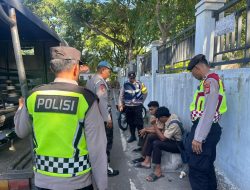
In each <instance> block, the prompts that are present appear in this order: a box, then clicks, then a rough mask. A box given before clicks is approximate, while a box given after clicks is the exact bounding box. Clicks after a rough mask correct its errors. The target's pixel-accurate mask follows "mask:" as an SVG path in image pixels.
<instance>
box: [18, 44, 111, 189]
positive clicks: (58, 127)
mask: <svg viewBox="0 0 250 190" xmlns="http://www.w3.org/2000/svg"><path fill="white" fill-rule="evenodd" d="M80 56H81V53H80V51H78V50H77V49H75V48H72V47H63V46H61V47H52V48H51V59H52V60H51V62H50V63H51V69H52V71H53V72H54V74H55V76H56V79H55V80H54V82H52V83H50V84H47V85H41V86H38V87H36V88H34V89H33V90H32V91H31V92H30V94H29V96H28V97H27V99H26V100H25V104H23V102H22V101H20V106H19V109H18V111H17V112H16V115H15V131H16V133H17V135H18V136H19V137H21V138H24V137H26V136H28V135H29V134H31V133H32V134H34V135H33V142H34V153H35V160H34V161H35V166H34V173H35V186H36V187H37V188H38V189H53V190H69V189H70V190H73V189H81V190H92V189H93V186H92V178H93V179H94V181H95V183H96V185H97V188H98V189H102V190H106V189H107V162H106V160H107V155H106V152H105V149H106V143H107V140H106V136H105V134H104V133H105V132H104V125H103V119H102V116H101V114H100V111H99V107H98V102H97V97H96V95H95V94H93V93H92V92H91V91H89V90H87V89H84V88H83V87H80V86H78V83H77V80H78V77H79V71H80V66H79V64H81V61H80ZM29 116H30V118H31V119H30V118H29ZM91 171H92V172H91Z"/></svg>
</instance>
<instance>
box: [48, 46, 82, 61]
mask: <svg viewBox="0 0 250 190" xmlns="http://www.w3.org/2000/svg"><path fill="white" fill-rule="evenodd" d="M50 57H51V59H64V60H76V61H79V63H80V64H83V62H82V61H81V60H80V59H81V52H80V51H79V50H77V49H76V48H73V47H68V46H57V47H51V48H50Z"/></svg>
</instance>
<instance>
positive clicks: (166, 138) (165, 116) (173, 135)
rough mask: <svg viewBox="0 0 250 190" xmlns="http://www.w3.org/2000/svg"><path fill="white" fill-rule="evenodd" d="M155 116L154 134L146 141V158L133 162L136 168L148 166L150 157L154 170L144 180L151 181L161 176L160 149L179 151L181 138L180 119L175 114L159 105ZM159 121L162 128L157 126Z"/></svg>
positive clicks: (149, 165)
mask: <svg viewBox="0 0 250 190" xmlns="http://www.w3.org/2000/svg"><path fill="white" fill-rule="evenodd" d="M155 117H156V118H157V120H156V123H155V124H154V125H153V126H154V134H149V135H148V139H147V141H146V144H145V146H146V149H145V154H146V158H145V160H144V161H143V162H141V163H137V164H135V167H138V168H150V167H151V157H152V163H153V164H155V169H154V172H152V173H151V174H150V175H149V176H148V177H147V178H146V180H147V181H149V182H153V181H155V180H157V179H159V178H161V177H163V175H162V171H161V155H162V153H161V151H162V150H163V151H167V152H172V153H179V152H180V151H179V148H178V143H181V140H182V131H181V128H180V126H179V125H180V124H181V122H180V120H179V118H178V116H177V115H176V114H171V113H170V112H169V109H168V108H166V107H159V108H158V109H157V111H156V113H155ZM159 123H161V125H163V128H159Z"/></svg>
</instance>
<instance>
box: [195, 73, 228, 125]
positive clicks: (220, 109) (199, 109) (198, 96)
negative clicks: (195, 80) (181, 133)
mask: <svg viewBox="0 0 250 190" xmlns="http://www.w3.org/2000/svg"><path fill="white" fill-rule="evenodd" d="M208 78H213V79H215V80H216V81H218V84H219V97H218V103H217V108H216V113H215V115H214V120H213V122H218V121H219V119H220V118H221V115H222V114H223V113H225V112H226V111H227V104H226V95H225V89H224V85H223V82H222V80H221V79H220V78H219V76H218V75H217V74H215V73H212V74H209V75H208V76H207V78H206V79H208ZM206 79H204V80H202V81H201V82H200V85H199V87H198V88H197V90H196V92H195V94H194V98H193V101H192V103H191V104H190V112H191V119H192V121H195V120H197V119H198V118H201V117H202V115H203V112H204V106H205V93H204V82H205V81H206Z"/></svg>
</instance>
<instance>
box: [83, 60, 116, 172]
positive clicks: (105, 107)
mask: <svg viewBox="0 0 250 190" xmlns="http://www.w3.org/2000/svg"><path fill="white" fill-rule="evenodd" d="M111 71H112V66H111V65H110V64H109V63H108V62H107V61H101V62H100V63H99V64H98V65H97V74H95V75H94V76H93V77H92V78H91V79H90V80H88V82H87V84H86V88H88V89H89V90H91V91H92V92H93V93H94V94H96V95H97V96H98V98H99V107H100V111H101V115H102V117H103V120H104V124H105V131H106V136H107V141H108V142H107V151H106V152H107V156H108V170H107V172H108V176H109V177H113V176H116V175H118V174H119V171H118V170H114V169H113V168H111V167H110V166H109V163H110V151H111V149H112V145H113V122H112V114H111V103H110V102H109V96H110V89H109V87H108V85H107V83H106V81H105V80H106V79H108V78H109V77H110V74H111Z"/></svg>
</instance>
